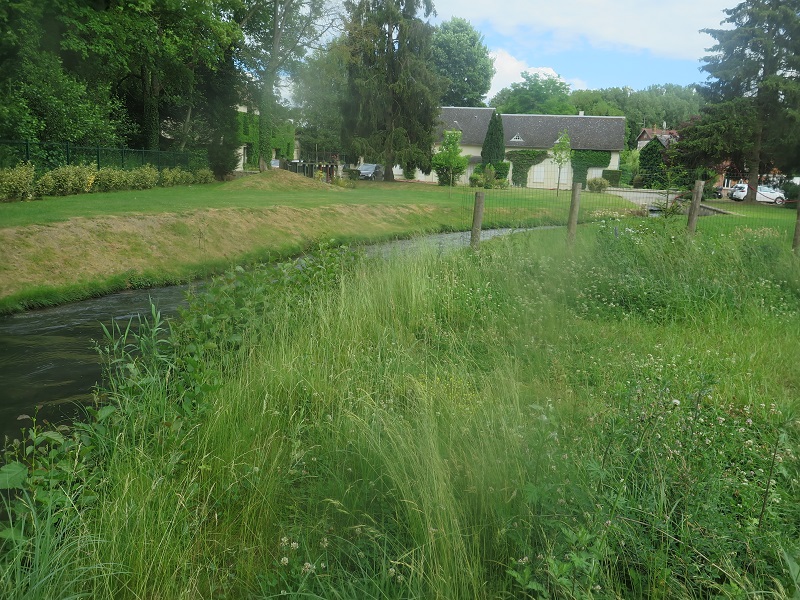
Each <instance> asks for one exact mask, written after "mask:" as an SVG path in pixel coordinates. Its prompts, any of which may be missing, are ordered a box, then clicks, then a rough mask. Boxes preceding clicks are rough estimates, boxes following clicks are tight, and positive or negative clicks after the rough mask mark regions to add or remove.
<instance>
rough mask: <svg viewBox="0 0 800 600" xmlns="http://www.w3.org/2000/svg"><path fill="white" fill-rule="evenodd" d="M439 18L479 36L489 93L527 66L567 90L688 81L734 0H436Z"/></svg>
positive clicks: (701, 77) (696, 79)
mask: <svg viewBox="0 0 800 600" xmlns="http://www.w3.org/2000/svg"><path fill="white" fill-rule="evenodd" d="M434 2H435V6H436V11H437V16H436V18H435V19H434V20H433V21H434V22H435V23H440V22H441V21H445V20H448V19H450V18H451V17H454V16H457V17H461V18H463V19H466V20H467V21H469V22H470V23H471V24H472V26H473V27H475V29H477V30H478V31H479V32H481V34H483V36H484V43H485V44H486V45H487V47H488V48H489V52H490V53H491V54H492V56H493V57H494V59H495V69H496V70H497V74H496V75H495V78H494V80H493V81H492V88H491V90H490V92H489V96H488V97H489V98H491V97H492V96H493V95H494V94H495V93H497V92H498V91H499V90H500V89H502V88H503V87H507V86H508V85H510V84H511V83H513V82H514V81H521V80H522V78H521V76H520V73H521V72H522V71H530V72H534V73H537V72H538V73H542V74H548V75H552V76H554V75H558V76H560V77H561V78H562V79H563V80H564V81H566V82H568V83H569V84H570V85H571V86H572V89H599V88H605V87H624V86H628V87H630V88H632V89H634V90H641V89H644V88H646V87H648V86H650V85H654V84H664V83H674V84H678V85H689V84H692V83H701V82H704V81H705V78H706V75H705V73H704V72H701V71H700V70H699V68H700V65H701V61H700V59H701V58H702V57H703V56H705V55H707V54H708V53H707V52H706V49H707V48H709V47H710V46H711V45H712V44H713V43H714V40H713V38H711V37H710V36H708V35H707V34H703V33H700V30H701V29H704V28H712V29H715V28H720V23H721V21H722V20H723V19H724V18H725V14H724V12H723V10H724V9H725V8H732V7H733V6H735V5H736V4H737V2H735V1H734V0H661V1H657V0H614V1H610V0H556V1H550V2H539V1H532V0H495V2H486V0H480V1H479V0H438V1H437V0H434Z"/></svg>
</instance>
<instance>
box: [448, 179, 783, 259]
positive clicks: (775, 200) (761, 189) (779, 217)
mask: <svg viewBox="0 0 800 600" xmlns="http://www.w3.org/2000/svg"><path fill="white" fill-rule="evenodd" d="M561 175H562V178H561V182H560V184H557V185H548V183H547V182H548V181H549V182H552V181H556V179H557V177H558V176H557V174H555V173H544V177H542V179H543V180H544V181H542V182H541V183H540V184H539V185H526V186H525V187H521V186H519V187H515V186H511V185H510V184H508V185H506V184H505V183H503V184H502V186H497V185H496V182H495V185H491V186H489V187H483V186H472V187H469V186H466V185H462V186H460V187H459V190H460V193H461V194H462V198H463V200H462V211H463V212H464V213H465V220H467V221H469V220H471V219H472V214H473V203H474V199H475V193H476V192H482V193H483V203H484V206H483V216H482V228H483V229H490V228H504V227H511V228H530V227H541V226H564V227H566V226H567V225H568V221H569V218H570V208H571V206H572V205H573V190H572V186H573V182H572V180H571V179H572V178H571V177H564V176H563V175H564V174H563V173H562V174H561ZM481 183H483V182H481ZM529 183H530V182H529ZM693 184H694V182H688V181H685V180H684V181H682V182H680V183H679V184H676V185H674V186H671V187H668V188H666V189H647V188H634V187H632V186H624V185H619V186H610V185H609V186H605V185H602V182H601V183H600V184H598V183H597V182H592V179H591V178H590V179H589V183H588V185H587V184H581V185H579V186H578V188H579V194H578V196H579V197H578V204H577V207H576V209H577V212H576V216H575V218H576V221H577V223H578V224H588V223H600V222H608V221H611V220H613V221H617V220H619V221H623V220H625V221H630V220H642V221H645V220H650V221H649V222H650V223H657V221H653V219H657V218H661V219H669V220H670V221H671V222H672V223H679V224H680V223H683V224H684V225H685V226H686V227H688V226H689V211H690V207H691V205H692V194H693ZM734 185H735V182H734ZM703 189H704V194H703V197H702V199H701V200H700V203H699V204H698V211H697V217H696V220H695V224H694V225H693V229H694V231H696V232H697V233H700V234H703V233H708V234H714V233H723V234H729V233H732V232H734V231H735V230H737V229H749V230H764V231H766V232H767V233H768V235H772V236H775V237H778V238H780V239H781V240H783V241H785V242H786V243H787V244H789V245H793V244H794V245H796V244H797V242H795V241H794V239H795V232H796V229H797V221H798V218H797V217H798V212H797V205H798V202H797V200H796V199H793V198H790V197H787V194H786V193H784V192H783V190H781V189H773V188H769V187H767V186H758V187H757V186H753V191H754V192H756V195H755V199H754V200H751V199H748V200H745V198H744V193H743V192H742V191H741V188H740V189H739V190H736V189H735V188H734V187H730V188H728V187H722V186H721V185H716V182H708V183H706V185H705V186H703ZM734 192H736V193H734ZM745 193H746V192H745ZM465 225H467V226H468V223H465Z"/></svg>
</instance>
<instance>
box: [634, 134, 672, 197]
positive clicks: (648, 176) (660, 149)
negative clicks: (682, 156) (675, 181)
mask: <svg viewBox="0 0 800 600" xmlns="http://www.w3.org/2000/svg"><path fill="white" fill-rule="evenodd" d="M666 159H667V149H666V148H665V147H664V144H662V143H661V141H660V140H659V139H658V138H656V139H654V140H651V141H650V142H648V143H647V145H646V146H645V147H644V148H642V149H641V151H640V152H639V174H640V175H641V177H642V187H645V188H648V189H661V188H663V187H665V186H666V184H667V166H666V163H667V160H666Z"/></svg>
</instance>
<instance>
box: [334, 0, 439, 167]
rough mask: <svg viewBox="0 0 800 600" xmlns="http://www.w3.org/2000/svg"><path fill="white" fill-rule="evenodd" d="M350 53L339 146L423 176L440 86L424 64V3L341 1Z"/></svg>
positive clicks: (428, 34)
mask: <svg viewBox="0 0 800 600" xmlns="http://www.w3.org/2000/svg"><path fill="white" fill-rule="evenodd" d="M345 7H346V8H347V11H348V13H349V16H348V22H347V25H346V39H347V42H346V43H347V45H348V48H349V50H350V52H349V62H348V67H347V87H348V91H347V94H346V95H345V98H346V100H345V101H344V105H343V126H342V141H343V143H344V145H345V147H347V148H348V152H349V153H350V154H352V155H354V156H357V157H361V158H363V159H364V160H365V161H367V162H382V163H383V164H384V165H385V169H384V181H394V176H393V173H392V169H393V167H394V166H395V165H398V164H399V165H401V166H402V167H403V168H404V169H407V170H409V171H410V170H412V169H416V168H419V169H421V170H422V171H423V172H425V173H430V170H431V153H432V150H433V140H434V128H435V126H436V123H437V120H438V118H439V98H440V97H441V94H442V89H443V88H444V83H445V82H444V81H443V80H442V78H441V77H440V76H439V75H437V74H436V72H435V71H434V69H433V63H432V60H431V42H432V34H433V27H432V26H431V25H430V24H428V23H426V22H424V21H423V20H422V19H421V18H420V17H419V16H418V13H421V14H422V16H423V17H428V16H430V15H431V14H432V13H433V3H432V2H431V0H347V2H345Z"/></svg>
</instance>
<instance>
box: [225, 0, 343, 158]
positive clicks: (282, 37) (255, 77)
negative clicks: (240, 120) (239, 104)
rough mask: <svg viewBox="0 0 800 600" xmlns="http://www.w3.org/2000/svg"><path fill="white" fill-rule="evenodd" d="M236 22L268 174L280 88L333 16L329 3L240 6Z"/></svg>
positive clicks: (271, 0) (258, 1) (292, 0)
mask: <svg viewBox="0 0 800 600" xmlns="http://www.w3.org/2000/svg"><path fill="white" fill-rule="evenodd" d="M238 1H239V2H240V3H241V4H240V7H239V9H238V10H237V11H236V13H235V19H236V20H237V22H238V24H239V26H240V27H241V29H242V32H243V33H244V44H243V45H242V46H241V53H240V57H241V60H242V62H243V63H244V64H245V65H246V68H247V70H248V72H249V73H250V74H251V75H252V82H253V88H254V92H253V96H254V100H255V103H256V105H257V106H258V117H259V118H258V123H259V148H258V153H259V165H260V166H261V169H262V170H263V169H265V168H268V166H269V159H271V158H272V152H273V150H274V149H273V148H271V147H270V140H271V139H272V138H273V136H274V128H275V125H276V123H275V122H276V118H275V116H276V112H277V111H278V108H277V104H278V97H279V93H278V85H279V80H280V77H281V76H282V75H288V74H291V73H293V72H294V71H295V70H296V68H297V67H298V65H299V63H300V61H301V60H302V59H303V58H304V57H305V55H306V53H307V52H308V49H309V48H310V47H311V46H313V45H314V44H315V43H316V42H318V41H319V40H320V39H321V38H322V37H323V36H324V35H325V34H326V33H327V31H328V30H329V29H330V27H331V25H332V22H333V19H334V13H333V12H332V11H329V10H328V8H327V6H326V2H325V0H238Z"/></svg>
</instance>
